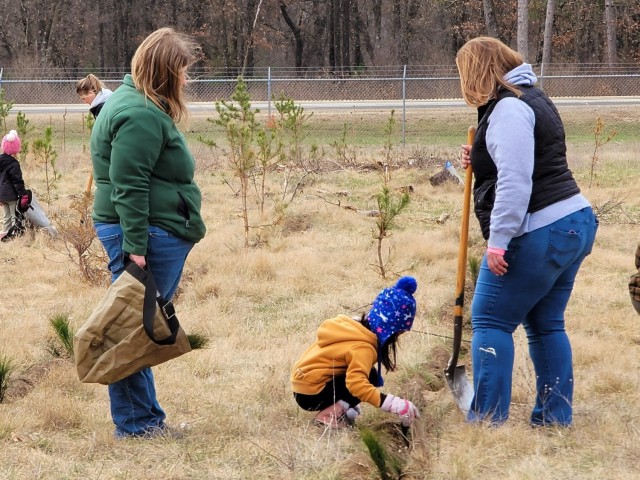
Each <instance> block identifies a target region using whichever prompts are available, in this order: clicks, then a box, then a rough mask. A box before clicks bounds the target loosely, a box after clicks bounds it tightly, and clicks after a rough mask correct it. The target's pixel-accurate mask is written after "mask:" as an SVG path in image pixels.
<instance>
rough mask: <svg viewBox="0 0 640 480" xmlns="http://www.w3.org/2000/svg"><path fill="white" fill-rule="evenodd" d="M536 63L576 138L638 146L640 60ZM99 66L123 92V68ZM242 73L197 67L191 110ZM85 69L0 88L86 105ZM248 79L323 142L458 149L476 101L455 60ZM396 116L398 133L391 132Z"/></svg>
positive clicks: (253, 92) (210, 111)
mask: <svg viewBox="0 0 640 480" xmlns="http://www.w3.org/2000/svg"><path fill="white" fill-rule="evenodd" d="M534 71H535V72H536V74H537V75H538V78H539V82H538V85H539V86H540V87H541V88H542V89H543V90H545V92H547V94H548V95H549V96H550V97H552V98H553V99H554V100H555V102H556V104H557V106H558V108H559V110H560V112H561V115H562V116H563V119H564V121H565V126H566V132H567V138H568V140H569V141H570V142H571V141H575V142H582V143H588V142H591V144H593V142H594V135H595V132H594V129H595V127H596V124H597V122H598V121H599V120H600V121H601V122H602V125H604V128H603V131H602V132H601V134H602V135H604V136H606V135H608V133H610V132H613V131H615V132H616V135H615V142H616V144H618V145H620V144H622V145H623V146H624V148H626V149H628V147H629V145H632V148H631V149H632V150H633V151H634V152H637V150H638V148H637V144H638V141H639V140H638V139H639V138H640V65H613V66H612V65H590V64H581V65H573V64H567V65H557V64H555V65H551V66H547V67H544V66H542V65H536V66H534ZM94 73H95V74H96V75H97V76H99V77H100V78H102V80H103V81H104V83H105V84H106V86H107V87H108V88H110V89H112V90H115V89H116V88H118V86H119V85H120V84H121V81H122V77H123V75H124V73H125V72H122V71H105V72H94ZM240 73H242V72H236V71H234V72H230V71H193V72H190V76H191V82H190V83H189V86H188V92H187V93H188V96H189V99H190V101H191V102H192V103H191V110H192V112H193V113H196V114H198V115H200V116H209V117H216V116H217V114H216V111H215V106H214V104H215V102H217V101H220V100H229V99H230V98H231V96H232V94H233V92H234V89H235V87H236V84H237V76H238V75H239V74H240ZM29 74H30V75H31V78H27V75H29ZM85 74H86V72H68V71H65V72H61V71H53V70H43V71H37V72H31V73H29V72H24V71H22V72H20V75H19V74H18V72H11V71H10V70H4V71H2V70H1V69H0V87H1V88H2V89H4V91H5V98H6V99H7V100H9V101H13V102H14V103H15V104H16V105H17V107H18V109H19V108H22V109H23V110H24V109H26V108H28V107H29V106H33V105H43V104H46V105H51V104H55V105H68V106H70V107H71V106H72V105H73V108H74V109H75V111H79V112H86V106H85V105H82V104H80V102H79V99H78V97H77V96H76V93H75V84H76V82H77V80H78V79H79V78H81V77H83V76H84V75H85ZM19 76H20V77H21V78H18V77H19ZM242 77H243V78H244V80H245V82H246V84H247V88H248V91H249V94H250V96H251V99H252V102H253V103H254V105H259V106H260V109H261V110H262V113H263V114H274V113H276V112H275V108H274V105H275V102H276V101H277V100H278V99H279V98H288V99H291V100H294V101H295V102H296V103H299V104H300V105H302V106H304V108H305V111H306V112H307V113H309V114H313V116H312V117H310V119H309V133H308V138H307V142H308V143H309V144H314V145H316V146H318V147H320V148H322V147H325V148H327V149H328V148H330V146H331V145H333V146H334V147H337V146H338V144H340V143H342V144H344V145H346V144H350V143H355V144H365V145H370V146H380V145H383V144H384V143H385V142H389V141H390V140H392V141H393V142H395V143H397V144H401V145H403V146H407V145H408V146H412V147H414V148H420V147H421V146H425V145H426V146H432V147H434V148H435V147H438V148H439V147H445V148H446V147H453V146H457V145H458V144H459V141H460V132H461V131H462V132H464V131H465V129H466V126H467V125H469V124H473V123H475V121H476V119H475V112H474V111H473V109H471V108H469V107H467V106H466V105H465V104H464V103H463V102H462V100H461V98H460V97H461V95H460V84H459V78H458V74H457V70H456V68H455V66H398V67H377V68H367V69H360V70H358V69H355V68H354V69H351V70H350V71H349V72H332V71H328V70H326V69H290V68H270V67H265V68H255V69H252V70H251V71H248V72H244V75H242ZM392 110H393V111H394V117H393V119H391V111H392ZM58 112H60V110H58ZM65 112H66V110H65ZM390 122H392V123H393V125H394V132H393V138H391V137H390V136H389V134H388V133H387V132H388V129H389V125H390ZM198 128H202V129H204V130H202V131H200V132H196V133H197V134H206V135H220V132H219V131H216V127H215V126H214V125H213V124H212V123H209V124H207V125H205V126H203V127H198ZM635 155H638V154H637V153H636V154H635Z"/></svg>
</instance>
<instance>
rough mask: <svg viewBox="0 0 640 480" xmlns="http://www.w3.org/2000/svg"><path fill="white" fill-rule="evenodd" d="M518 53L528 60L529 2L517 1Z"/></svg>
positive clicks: (524, 0) (525, 0)
mask: <svg viewBox="0 0 640 480" xmlns="http://www.w3.org/2000/svg"><path fill="white" fill-rule="evenodd" d="M517 35H518V52H520V53H521V54H522V56H523V57H524V59H525V61H528V59H529V0H518V34H517Z"/></svg>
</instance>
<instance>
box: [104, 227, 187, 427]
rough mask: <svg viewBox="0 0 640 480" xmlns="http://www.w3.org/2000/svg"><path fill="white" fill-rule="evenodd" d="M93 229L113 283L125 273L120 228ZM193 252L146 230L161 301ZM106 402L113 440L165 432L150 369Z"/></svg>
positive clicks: (116, 388) (112, 391) (121, 384)
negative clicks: (113, 427) (113, 425)
mask: <svg viewBox="0 0 640 480" xmlns="http://www.w3.org/2000/svg"><path fill="white" fill-rule="evenodd" d="M95 229H96V234H97V236H98V239H99V240H100V242H101V243H102V246H103V247H104V249H105V250H106V252H107V255H108V256H109V270H110V271H111V280H112V281H114V280H115V279H116V278H118V277H119V276H120V274H121V273H122V272H123V271H124V258H125V253H124V251H123V250H122V240H123V235H122V228H121V227H120V225H119V224H117V223H116V224H113V223H96V224H95ZM192 248H193V243H192V242H188V241H186V240H183V239H181V238H178V237H176V236H175V235H173V234H171V233H169V232H166V231H165V230H162V229H161V228H159V227H155V226H153V225H150V226H149V239H148V243H147V256H146V258H147V264H148V267H149V268H150V269H151V271H152V272H153V276H154V279H155V281H156V284H157V287H158V291H159V292H160V294H161V295H162V296H163V297H165V298H167V299H170V298H172V297H173V294H174V293H175V291H176V288H178V283H179V282H180V277H181V276H182V270H183V268H184V264H185V261H186V259H187V255H188V254H189V252H190V251H191V249H192ZM109 399H110V401H111V418H112V419H113V423H114V424H115V426H116V429H115V435H116V437H127V436H140V435H145V434H146V433H149V432H152V431H153V430H154V429H158V428H164V419H165V417H166V415H165V413H164V410H162V408H161V407H160V404H159V403H158V400H157V398H156V388H155V384H154V381H153V373H152V372H151V369H150V368H145V369H143V370H141V371H139V372H137V373H134V374H133V375H130V376H128V377H127V378H124V379H122V380H120V381H118V382H115V383H112V384H111V385H109Z"/></svg>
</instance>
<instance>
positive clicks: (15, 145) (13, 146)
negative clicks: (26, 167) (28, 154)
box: [0, 130, 22, 155]
mask: <svg viewBox="0 0 640 480" xmlns="http://www.w3.org/2000/svg"><path fill="white" fill-rule="evenodd" d="M0 148H2V151H3V152H4V153H6V154H7V155H15V154H16V153H18V152H19V151H20V148H22V142H21V141H20V137H19V136H18V132H16V131H15V130H11V131H10V132H9V133H7V134H6V135H5V136H4V137H3V138H2V145H0Z"/></svg>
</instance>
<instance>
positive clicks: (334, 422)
mask: <svg viewBox="0 0 640 480" xmlns="http://www.w3.org/2000/svg"><path fill="white" fill-rule="evenodd" d="M346 419H347V415H346V409H345V408H344V407H343V406H342V405H340V403H339V402H337V403H334V404H333V405H331V406H329V407H327V408H325V409H324V410H321V411H319V412H318V413H317V415H316V416H315V418H314V423H315V424H316V425H319V426H321V427H329V428H342V427H346V426H347V420H346Z"/></svg>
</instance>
